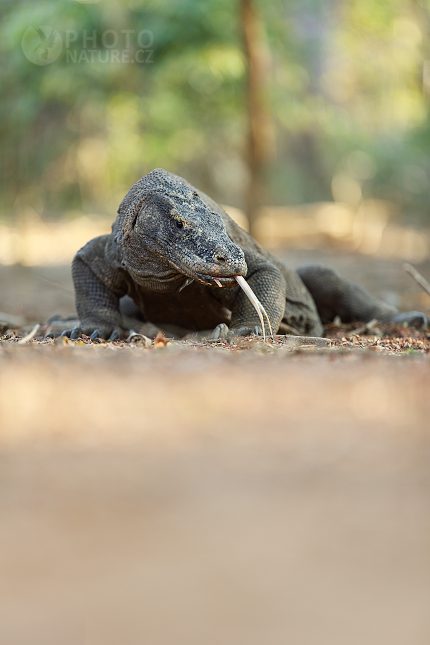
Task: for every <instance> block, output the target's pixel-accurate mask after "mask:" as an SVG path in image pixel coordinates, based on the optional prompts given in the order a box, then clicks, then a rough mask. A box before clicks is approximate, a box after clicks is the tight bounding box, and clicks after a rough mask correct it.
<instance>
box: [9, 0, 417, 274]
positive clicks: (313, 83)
mask: <svg viewBox="0 0 430 645" xmlns="http://www.w3.org/2000/svg"><path fill="white" fill-rule="evenodd" d="M0 13H1V34H0V50H1V57H2V62H1V67H0V75H1V77H0V78H1V104H0V110H1V113H0V140H1V147H2V155H1V158H0V164H1V172H0V175H1V176H0V182H1V189H0V218H1V219H0V225H1V222H3V229H2V230H3V236H2V237H3V243H2V242H1V241H0V261H3V262H4V263H8V262H9V263H10V262H12V260H13V259H15V260H16V254H15V255H13V254H12V255H11V254H10V253H11V252H10V240H11V238H10V236H11V235H12V233H11V232H10V231H11V229H10V226H11V225H12V224H14V225H16V224H20V223H21V225H23V222H24V223H25V222H29V221H38V220H40V219H41V220H42V221H43V222H45V223H46V222H48V223H49V222H55V221H58V220H63V221H64V220H66V221H68V222H73V221H76V220H77V219H79V218H81V219H80V221H81V223H82V222H83V220H82V218H83V217H88V216H94V215H97V216H99V217H105V218H109V219H110V220H111V221H112V220H113V219H114V217H115V212H116V209H117V207H118V205H119V203H120V201H121V199H122V197H123V196H124V194H125V193H126V191H127V190H128V189H129V187H130V186H131V185H132V184H133V183H134V182H135V181H136V180H137V179H138V178H140V177H141V176H142V175H144V174H146V173H148V172H149V171H151V170H152V169H153V168H156V167H162V168H165V169H167V170H170V171H172V172H175V173H178V174H180V175H182V176H185V177H186V178H187V179H188V180H190V181H191V182H192V183H193V184H195V185H196V186H198V187H199V188H201V189H203V190H205V191H206V192H207V193H209V194H210V195H211V196H212V197H214V198H215V199H216V200H217V201H219V202H221V203H223V204H228V205H230V206H231V207H235V208H237V209H243V211H244V212H246V213H248V215H250V216H251V217H252V219H253V221H252V230H253V232H254V233H255V234H256V235H257V236H258V237H260V238H261V239H262V240H263V242H264V241H266V242H268V243H270V242H273V239H272V238H274V237H276V234H279V235H280V236H281V237H280V239H281V242H285V241H288V239H289V237H291V236H294V231H296V233H297V232H298V233H297V235H299V237H300V235H301V234H302V233H303V234H304V231H309V230H310V228H311V221H312V222H314V223H315V221H317V223H318V226H319V228H318V227H317V228H318V234H321V232H322V233H324V234H325V235H326V236H327V235H331V236H332V238H336V239H338V240H339V239H343V240H347V239H349V240H350V241H351V239H352V238H351V236H352V237H354V235H355V238H354V239H356V238H357V226H358V229H359V231H360V235H361V238H363V235H364V233H363V230H364V229H363V225H362V224H363V221H365V222H367V224H366V225H368V228H369V226H370V228H371V229H372V231H373V237H372V238H369V239H368V241H367V247H368V249H371V248H373V247H374V246H375V244H374V239H375V235H376V238H378V240H379V238H380V237H381V235H382V231H383V230H385V228H386V226H387V222H391V223H392V222H395V223H396V222H397V224H398V225H399V223H405V222H406V223H407V224H408V225H409V227H415V228H419V227H430V211H429V202H430V181H429V178H430V156H429V154H428V151H429V149H430V103H429V95H430V51H429V43H430V38H429V35H430V33H429V32H430V2H428V1H427V0H347V1H345V2H336V1H335V0H326V1H325V2H321V1H317V0H270V2H268V1H263V0H253V1H251V0H199V1H196V0H181V1H180V2H178V1H177V0H98V1H97V0H86V1H84V0H81V1H78V0H61V1H60V0H1V5H0ZM139 34H140V36H139ZM29 48H30V49H29ZM29 52H30V55H29ZM32 52H33V56H38V57H39V60H38V62H37V63H35V62H34V60H29V59H28V58H29V57H30V59H31V57H32V56H31V55H32ZM115 52H118V55H115ZM45 63H46V64H45ZM48 63H49V64H48ZM336 204H337V205H339V206H338V208H337V209H336V208H333V206H336ZM303 205H306V206H305V207H303ZM312 205H317V206H318V208H316V206H315V208H312ZM262 206H265V207H268V208H269V211H267V208H266V211H265V210H264V209H263V210H261V208H260V207H262ZM365 207H367V208H365ZM270 209H271V210H270ZM231 212H233V213H234V212H235V211H234V208H233V209H231ZM357 213H361V215H360V217H361V219H360V217H358V219H357ZM363 213H364V214H363ZM369 213H370V214H369ZM236 215H237V218H238V221H240V222H241V223H242V224H243V225H244V226H246V222H245V220H244V218H243V215H241V213H240V212H236ZM258 216H260V220H261V221H260V227H259V222H258V221H256V219H258ZM264 216H266V218H265V219H264ZM241 218H242V219H241ZM261 222H263V224H264V226H263V228H262V225H261ZM357 222H358V223H357ZM360 222H361V224H360ZM402 225H403V224H402ZM8 227H9V228H8ZM354 227H355V228H354ZM360 227H361V228H360ZM7 231H9V233H8V234H9V238H8V240H9V241H8V242H6V241H5V240H6V238H7V234H6V233H7ZM282 231H284V232H283V233H282ZM354 231H355V233H354ZM314 232H315V231H314ZM265 234H266V238H265ZM411 235H412V237H411ZM414 235H415V237H414ZM378 236H379V237H378ZM361 238H360V239H361ZM87 239H88V238H87ZM396 239H397V238H396ZM426 239H427V238H425V236H424V234H421V233H416V234H415V233H413V231H412V233H409V238H408V240H407V241H406V242H404V241H403V242H402V244H403V246H405V245H406V247H408V248H409V249H410V253H409V257H410V258H411V259H417V260H420V259H421V260H422V259H424V258H425V257H427V255H428V250H429V243H428V240H427V241H426ZM372 240H373V242H372ZM356 242H357V240H356ZM361 242H363V240H362V239H361ZM378 243H379V242H378ZM2 244H3V246H2ZM372 244H373V247H372ZM387 244H388V246H389V243H388V242H387ZM393 244H398V241H397V242H393V240H391V246H393ZM7 245H8V246H7ZM408 245H409V246H408ZM6 246H7V248H6ZM358 246H359V245H358V243H355V247H354V245H353V247H354V248H358ZM363 248H366V244H364V247H363ZM375 248H376V247H375ZM378 248H379V247H378ZM8 249H9V251H8ZM8 252H9V256H8ZM387 254H388V255H389V253H388V252H387ZM400 255H401V254H400ZM403 255H404V256H405V257H408V253H407V252H405V253H403ZM8 258H9V259H8Z"/></svg>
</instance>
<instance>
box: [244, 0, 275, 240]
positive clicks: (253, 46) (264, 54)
mask: <svg viewBox="0 0 430 645" xmlns="http://www.w3.org/2000/svg"><path fill="white" fill-rule="evenodd" d="M241 3H242V27H243V38H244V46H245V54H246V60H247V112H248V141H247V154H246V165H247V167H248V176H249V184H248V189H247V193H246V198H245V207H246V213H247V216H248V221H249V231H250V233H251V235H254V234H255V222H256V218H257V214H258V209H259V208H260V206H261V204H262V202H263V199H264V197H265V195H264V193H265V185H264V166H265V164H266V163H267V161H268V160H269V159H270V158H271V157H272V156H273V154H274V135H273V128H272V123H271V119H270V111H269V106H268V91H267V81H268V76H269V69H270V52H269V48H268V46H267V43H266V39H265V33H264V25H263V23H262V20H261V18H260V16H259V15H258V14H257V12H256V10H255V6H254V2H253V0H241Z"/></svg>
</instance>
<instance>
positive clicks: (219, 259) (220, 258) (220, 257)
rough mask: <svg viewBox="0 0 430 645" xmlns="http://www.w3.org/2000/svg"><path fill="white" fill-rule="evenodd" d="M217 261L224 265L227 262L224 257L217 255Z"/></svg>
mask: <svg viewBox="0 0 430 645" xmlns="http://www.w3.org/2000/svg"><path fill="white" fill-rule="evenodd" d="M215 260H216V261H217V262H220V263H221V264H223V263H224V262H225V261H226V259H225V258H224V257H223V256H222V255H216V256H215Z"/></svg>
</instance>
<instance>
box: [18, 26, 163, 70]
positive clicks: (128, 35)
mask: <svg viewBox="0 0 430 645" xmlns="http://www.w3.org/2000/svg"><path fill="white" fill-rule="evenodd" d="M136 34H137V36H135V35H136ZM132 36H135V37H136V43H135V45H136V46H137V48H134V47H133V46H132V44H131V40H132ZM97 41H98V36H97V32H96V30H92V31H91V32H88V31H86V30H84V31H83V32H81V33H79V32H77V31H76V30H67V31H66V32H65V50H66V63H94V62H99V63H134V62H136V63H152V62H153V60H152V54H153V50H152V49H150V48H151V46H152V45H153V42H154V36H153V33H152V32H151V31H149V30H148V29H143V30H141V31H139V32H136V31H134V30H133V29H121V32H118V31H115V30H113V29H108V30H106V31H104V32H103V33H102V34H101V44H102V46H103V48H102V49H98V48H97ZM124 41H125V42H124ZM119 44H122V45H124V46H123V47H122V48H118V45H119ZM21 46H22V51H23V53H24V56H25V57H26V58H27V59H28V60H29V61H30V62H31V63H34V64H35V65H49V64H50V63H53V62H54V61H56V60H57V58H58V57H59V56H60V54H61V52H62V50H63V38H62V37H61V35H60V33H59V32H58V31H57V30H56V29H54V28H53V27H48V26H47V25H43V26H40V27H28V28H27V29H26V31H25V32H24V35H23V37H22V41H21Z"/></svg>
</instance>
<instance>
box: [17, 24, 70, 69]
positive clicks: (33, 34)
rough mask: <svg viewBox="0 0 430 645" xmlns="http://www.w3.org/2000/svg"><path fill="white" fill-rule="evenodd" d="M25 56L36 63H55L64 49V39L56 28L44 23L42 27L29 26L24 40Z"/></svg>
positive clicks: (22, 44) (22, 42) (23, 49)
mask: <svg viewBox="0 0 430 645" xmlns="http://www.w3.org/2000/svg"><path fill="white" fill-rule="evenodd" d="M21 46H22V51H23V52H24V56H25V57H26V58H28V60H29V61H30V62H31V63H34V64H35V65H49V64H50V63H53V62H54V61H55V60H57V58H58V57H59V55H60V54H61V51H62V49H63V39H62V38H61V36H60V34H59V33H58V31H57V30H56V29H53V28H52V27H48V26H46V25H43V26H42V27H36V28H34V27H28V29H26V31H25V33H24V35H23V37H22V41H21Z"/></svg>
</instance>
